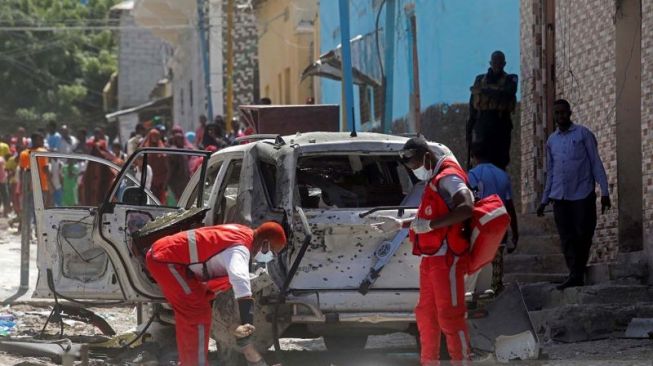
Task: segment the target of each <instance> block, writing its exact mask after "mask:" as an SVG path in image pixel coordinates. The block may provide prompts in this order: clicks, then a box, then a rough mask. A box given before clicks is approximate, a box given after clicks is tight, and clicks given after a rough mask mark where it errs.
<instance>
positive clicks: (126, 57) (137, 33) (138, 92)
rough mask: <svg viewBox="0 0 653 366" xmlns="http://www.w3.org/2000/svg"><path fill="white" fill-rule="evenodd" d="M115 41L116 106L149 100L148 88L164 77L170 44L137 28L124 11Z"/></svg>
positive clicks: (132, 19) (151, 87)
mask: <svg viewBox="0 0 653 366" xmlns="http://www.w3.org/2000/svg"><path fill="white" fill-rule="evenodd" d="M120 26H121V27H127V29H123V30H121V31H120V34H119V37H120V39H119V43H118V55H119V56H118V70H120V71H119V74H118V109H125V108H129V107H134V106H137V105H139V104H143V103H146V102H147V101H149V100H150V98H149V96H150V91H152V89H154V87H155V86H156V83H157V81H159V80H161V79H163V78H164V77H165V70H166V69H165V62H166V61H167V60H166V55H167V54H168V53H169V52H170V50H169V46H167V45H166V43H165V42H164V41H162V40H161V39H160V38H157V37H155V36H154V35H153V34H152V33H151V32H150V31H149V30H147V29H136V28H135V27H136V23H135V22H134V17H133V16H132V15H131V13H130V12H128V11H124V12H123V13H122V16H121V18H120Z"/></svg>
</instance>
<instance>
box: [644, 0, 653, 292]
mask: <svg viewBox="0 0 653 366" xmlns="http://www.w3.org/2000/svg"><path fill="white" fill-rule="evenodd" d="M642 172H643V176H642V179H643V182H642V183H643V190H644V192H643V195H644V196H643V204H644V248H645V251H646V253H647V256H648V263H649V268H653V0H643V1H642ZM649 272H650V273H653V271H649ZM650 282H653V277H652V278H650Z"/></svg>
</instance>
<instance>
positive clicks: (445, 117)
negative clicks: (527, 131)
mask: <svg viewBox="0 0 653 366" xmlns="http://www.w3.org/2000/svg"><path fill="white" fill-rule="evenodd" d="M519 107H520V105H519V103H517V108H516V109H515V112H514V113H513V115H512V125H513V130H512V143H511V147H510V165H509V166H508V173H509V174H510V178H511V182H512V190H513V196H514V197H516V198H517V199H514V200H513V202H514V204H515V208H516V210H517V212H521V200H520V199H519V197H521V192H520V190H521V184H519V182H520V179H521V178H520V174H521V146H520V129H519V126H520V121H519V117H520V114H519ZM468 117H469V105H468V104H467V103H458V104H434V105H431V106H429V107H428V108H426V110H425V111H424V112H423V113H422V115H421V118H420V120H421V124H422V133H423V134H424V136H425V137H426V138H427V139H428V140H431V141H436V142H439V143H442V144H444V145H446V146H447V147H449V148H450V149H451V151H452V152H453V153H454V155H456V158H457V159H458V161H459V162H460V163H461V164H463V167H465V166H464V165H465V164H466V162H467V154H468V152H467V142H466V141H465V126H466V124H467V119H468ZM406 131H407V119H406V118H401V119H398V120H395V121H394V123H393V129H392V133H393V134H403V133H406Z"/></svg>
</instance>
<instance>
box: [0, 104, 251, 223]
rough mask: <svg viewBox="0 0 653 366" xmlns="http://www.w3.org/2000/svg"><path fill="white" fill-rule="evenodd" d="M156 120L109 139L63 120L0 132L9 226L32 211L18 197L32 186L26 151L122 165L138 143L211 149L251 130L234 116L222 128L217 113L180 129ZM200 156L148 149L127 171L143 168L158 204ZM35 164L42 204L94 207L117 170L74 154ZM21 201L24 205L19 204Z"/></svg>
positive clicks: (0, 179)
mask: <svg viewBox="0 0 653 366" xmlns="http://www.w3.org/2000/svg"><path fill="white" fill-rule="evenodd" d="M160 121H161V119H160V118H158V117H154V118H153V119H152V120H150V121H147V122H145V123H138V124H137V125H136V128H135V129H134V131H133V132H132V133H131V136H130V138H129V139H128V140H127V141H120V140H119V139H118V137H116V138H115V139H113V140H112V139H110V137H109V136H107V134H106V133H105V131H104V129H102V128H100V127H98V128H95V129H93V130H92V131H91V133H89V131H88V130H87V129H86V128H79V129H77V130H76V131H74V132H73V131H71V130H70V128H69V127H68V126H67V125H65V124H63V125H58V124H57V123H56V122H49V123H48V124H47V126H46V128H45V129H37V130H35V131H33V132H30V133H28V131H27V130H26V129H25V128H24V127H19V128H18V129H17V130H16V131H15V132H14V133H11V134H6V135H3V136H0V207H1V208H0V216H2V217H10V220H9V223H10V225H20V215H21V213H22V212H23V211H27V212H32V211H33V208H32V207H31V205H32V203H31V197H30V199H29V200H24V198H25V196H26V195H31V191H32V190H31V176H30V174H31V173H30V154H31V153H32V152H34V151H51V152H59V153H65V154H71V153H72V154H86V155H91V156H95V157H98V158H100V159H103V160H107V161H110V162H112V163H114V164H116V165H118V166H122V165H123V164H124V163H125V162H126V161H127V159H128V158H129V157H130V156H131V155H132V154H134V153H135V152H136V151H137V149H139V148H144V147H159V148H172V149H188V150H206V151H212V152H214V151H218V150H220V149H223V148H225V147H227V146H230V145H234V144H237V138H239V137H243V136H247V135H251V134H252V133H253V132H254V131H253V129H251V128H240V127H239V125H238V122H237V121H235V120H234V122H233V129H231V131H228V130H227V126H226V123H225V121H224V119H223V118H222V116H217V117H215V118H214V120H213V121H210V122H209V121H208V120H207V118H206V117H205V116H201V117H200V118H199V127H198V128H197V129H196V130H195V131H184V130H183V129H182V128H181V127H180V126H178V125H173V126H172V128H168V127H167V126H166V125H165V124H163V123H160ZM201 160H202V159H201V158H200V159H195V158H192V157H189V156H186V155H169V156H166V155H165V154H164V153H161V154H148V164H147V167H145V168H143V167H141V166H140V165H139V164H133V166H134V167H135V168H134V169H135V171H134V172H133V173H134V174H135V176H136V178H137V179H140V177H141V174H142V173H141V172H140V170H141V169H146V170H147V171H146V175H147V176H146V188H147V189H149V190H151V191H152V193H153V194H154V195H155V196H156V197H157V198H158V199H159V200H160V201H161V202H162V203H164V202H171V201H172V202H173V203H174V202H176V200H178V199H179V197H180V196H181V194H182V192H183V189H184V188H185V184H186V183H187V180H188V178H189V177H190V175H191V174H193V173H194V172H195V171H196V170H197V169H198V168H199V166H201V163H202V161H201ZM37 166H38V169H39V179H40V184H41V191H42V194H43V202H44V205H45V207H75V206H97V205H98V204H100V203H101V202H102V201H103V200H104V198H105V195H106V193H107V191H108V190H109V188H110V187H111V184H112V183H113V181H114V179H115V177H116V173H117V172H116V171H114V170H111V169H109V168H107V167H106V166H104V165H102V164H98V163H93V162H90V163H89V162H87V161H85V160H84V159H79V158H68V159H64V158H61V159H59V158H48V159H45V158H39V159H37ZM173 172H174V174H173ZM184 178H186V179H184ZM28 201H30V202H28ZM26 205H27V206H28V207H23V206H26Z"/></svg>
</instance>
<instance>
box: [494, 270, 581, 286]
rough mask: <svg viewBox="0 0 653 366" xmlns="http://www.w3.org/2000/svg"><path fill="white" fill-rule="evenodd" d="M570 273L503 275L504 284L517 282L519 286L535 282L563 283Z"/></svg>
mask: <svg viewBox="0 0 653 366" xmlns="http://www.w3.org/2000/svg"><path fill="white" fill-rule="evenodd" d="M568 275H569V274H568V273H566V272H565V273H532V272H515V273H506V274H504V275H503V283H504V284H506V283H511V282H517V283H519V284H528V283H535V282H548V283H562V282H563V281H564V280H566V279H567V276H568Z"/></svg>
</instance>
